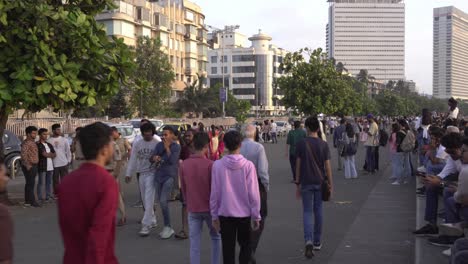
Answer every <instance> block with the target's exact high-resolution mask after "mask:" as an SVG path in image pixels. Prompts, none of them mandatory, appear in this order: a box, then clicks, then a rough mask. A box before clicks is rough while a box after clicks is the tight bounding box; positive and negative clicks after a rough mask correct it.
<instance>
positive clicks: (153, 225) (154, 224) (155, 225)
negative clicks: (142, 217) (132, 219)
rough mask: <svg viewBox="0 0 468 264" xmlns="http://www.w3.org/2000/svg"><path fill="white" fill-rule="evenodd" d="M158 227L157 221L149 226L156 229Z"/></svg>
mask: <svg viewBox="0 0 468 264" xmlns="http://www.w3.org/2000/svg"><path fill="white" fill-rule="evenodd" d="M156 227H158V223H157V222H154V223H151V225H150V226H149V228H150V229H155V228H156Z"/></svg>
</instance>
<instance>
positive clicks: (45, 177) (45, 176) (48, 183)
mask: <svg viewBox="0 0 468 264" xmlns="http://www.w3.org/2000/svg"><path fill="white" fill-rule="evenodd" d="M53 174H54V171H42V172H39V173H38V175H39V179H38V181H37V199H38V200H44V197H43V196H42V184H43V183H44V181H45V192H46V196H45V199H46V200H49V199H50V197H51V196H52V195H51V191H52V176H53Z"/></svg>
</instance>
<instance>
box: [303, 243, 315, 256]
mask: <svg viewBox="0 0 468 264" xmlns="http://www.w3.org/2000/svg"><path fill="white" fill-rule="evenodd" d="M304 255H305V257H306V258H308V259H311V258H312V257H313V256H314V245H312V244H307V245H306V247H305V252H304Z"/></svg>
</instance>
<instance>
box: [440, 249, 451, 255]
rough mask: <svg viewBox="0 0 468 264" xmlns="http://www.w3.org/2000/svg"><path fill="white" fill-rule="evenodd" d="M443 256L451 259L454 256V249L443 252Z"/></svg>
mask: <svg viewBox="0 0 468 264" xmlns="http://www.w3.org/2000/svg"><path fill="white" fill-rule="evenodd" d="M442 254H443V255H444V256H447V257H450V256H452V249H451V248H449V249H447V250H444V251H442Z"/></svg>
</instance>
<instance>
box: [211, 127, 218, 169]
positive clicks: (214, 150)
mask: <svg viewBox="0 0 468 264" xmlns="http://www.w3.org/2000/svg"><path fill="white" fill-rule="evenodd" d="M209 135H210V158H211V160H213V161H214V160H218V159H219V137H218V131H217V129H216V127H215V125H211V131H210V133H209Z"/></svg>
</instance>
